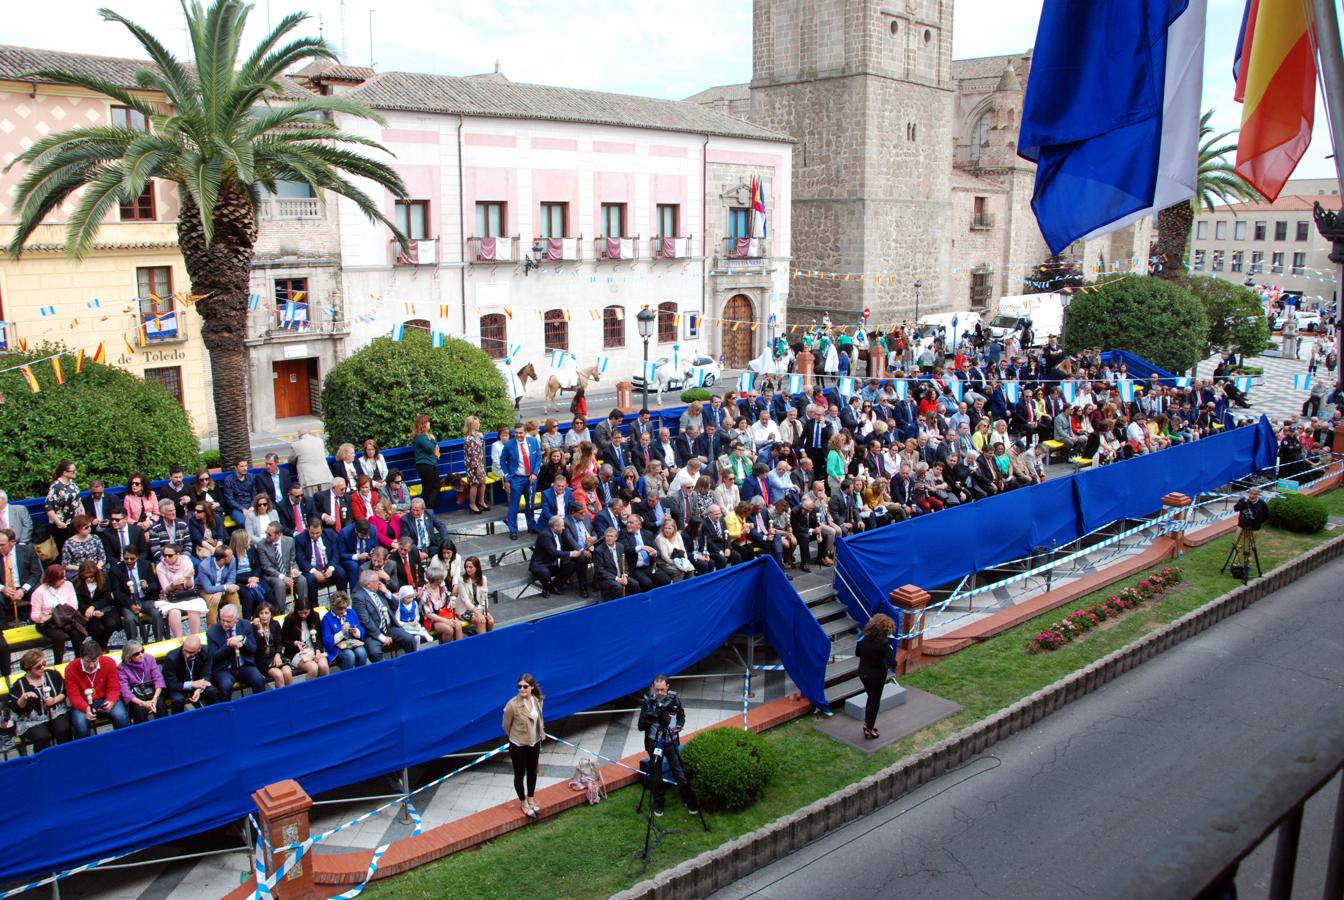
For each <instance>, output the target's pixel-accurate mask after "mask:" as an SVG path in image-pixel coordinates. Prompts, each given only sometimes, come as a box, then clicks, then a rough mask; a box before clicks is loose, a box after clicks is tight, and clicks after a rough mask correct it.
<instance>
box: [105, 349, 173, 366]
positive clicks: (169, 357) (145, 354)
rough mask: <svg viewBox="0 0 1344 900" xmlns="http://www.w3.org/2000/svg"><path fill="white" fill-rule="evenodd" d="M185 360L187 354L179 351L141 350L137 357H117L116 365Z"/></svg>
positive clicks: (122, 355) (124, 355)
mask: <svg viewBox="0 0 1344 900" xmlns="http://www.w3.org/2000/svg"><path fill="white" fill-rule="evenodd" d="M186 358H187V354H185V353H183V352H182V351H181V350H141V351H140V353H139V355H138V356H128V355H127V354H125V353H123V354H121V355H120V356H118V357H117V365H119V366H129V365H130V364H131V363H133V362H135V360H136V359H139V360H140V361H141V362H147V363H159V362H178V361H180V360H184V359H186Z"/></svg>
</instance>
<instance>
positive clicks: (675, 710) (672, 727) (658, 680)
mask: <svg viewBox="0 0 1344 900" xmlns="http://www.w3.org/2000/svg"><path fill="white" fill-rule="evenodd" d="M685 724H686V709H685V707H683V706H682V705H681V698H680V697H678V696H677V692H676V691H674V690H670V689H669V688H668V686H667V676H666V675H655V676H654V678H653V688H652V693H650V694H649V695H648V696H647V697H645V698H644V705H643V707H642V708H641V709H640V711H639V730H640V731H642V732H644V752H646V753H648V754H649V776H648V777H649V780H650V782H651V783H652V790H653V814H654V815H655V816H661V815H662V814H663V794H664V793H665V792H666V790H667V785H666V784H664V783H663V757H664V756H666V757H667V766H668V769H669V770H670V771H671V773H672V777H673V778H674V779H675V780H676V782H677V787H678V788H679V789H680V790H681V801H682V802H683V803H684V804H686V811H687V812H689V813H696V812H699V810H697V809H696V806H695V798H694V797H693V796H692V795H691V786H690V784H689V782H687V780H686V772H685V770H684V769H682V767H681V729H682V727H683V726H684V725H685Z"/></svg>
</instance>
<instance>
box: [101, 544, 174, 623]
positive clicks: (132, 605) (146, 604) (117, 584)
mask: <svg viewBox="0 0 1344 900" xmlns="http://www.w3.org/2000/svg"><path fill="white" fill-rule="evenodd" d="M120 556H121V562H119V563H117V564H116V565H114V566H112V569H111V571H110V572H109V573H108V576H107V580H108V581H109V582H111V584H112V599H113V600H115V601H116V603H117V608H118V609H119V610H120V611H121V626H122V630H123V631H125V632H126V637H127V638H134V637H139V636H140V614H141V613H147V614H148V615H149V617H150V621H151V622H152V623H153V629H154V635H155V637H156V638H158V639H160V640H162V639H163V637H164V636H166V634H167V632H166V631H165V630H164V627H163V616H162V615H160V613H159V610H158V607H156V606H155V605H154V601H155V600H158V599H159V579H157V578H155V577H154V569H153V567H152V566H150V564H149V561H148V560H146V559H144V558H143V555H142V554H141V553H140V551H139V550H137V549H136V548H135V547H127V548H126V549H125V551H123V552H122V553H121V554H120Z"/></svg>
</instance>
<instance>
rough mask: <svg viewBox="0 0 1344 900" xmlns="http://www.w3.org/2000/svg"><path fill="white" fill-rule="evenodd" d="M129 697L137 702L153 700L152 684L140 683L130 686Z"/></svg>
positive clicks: (150, 682)
mask: <svg viewBox="0 0 1344 900" xmlns="http://www.w3.org/2000/svg"><path fill="white" fill-rule="evenodd" d="M131 696H132V697H134V698H135V699H137V700H145V701H149V700H153V699H154V682H152V681H142V682H140V683H139V684H133V685H131Z"/></svg>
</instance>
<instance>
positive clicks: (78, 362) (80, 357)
mask: <svg viewBox="0 0 1344 900" xmlns="http://www.w3.org/2000/svg"><path fill="white" fill-rule="evenodd" d="M83 371H84V348H83V347H80V348H79V352H78V353H76V354H75V372H76V374H78V373H79V372H83Z"/></svg>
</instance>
